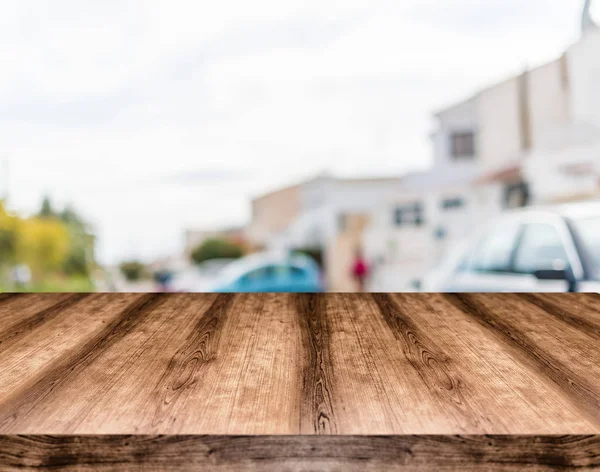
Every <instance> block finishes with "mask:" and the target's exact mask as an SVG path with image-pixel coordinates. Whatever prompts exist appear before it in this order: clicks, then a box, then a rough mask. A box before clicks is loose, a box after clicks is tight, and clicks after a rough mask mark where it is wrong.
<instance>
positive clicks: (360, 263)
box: [352, 247, 369, 293]
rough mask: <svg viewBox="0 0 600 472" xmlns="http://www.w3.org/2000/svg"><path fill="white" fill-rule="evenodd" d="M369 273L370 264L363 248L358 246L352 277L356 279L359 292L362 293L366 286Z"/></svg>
mask: <svg viewBox="0 0 600 472" xmlns="http://www.w3.org/2000/svg"><path fill="white" fill-rule="evenodd" d="M368 275H369V266H368V265H367V262H366V260H365V258H364V256H363V252H362V249H361V248H360V247H358V248H357V249H356V252H355V255H354V263H353V264H352V277H353V278H354V279H355V280H356V284H357V286H358V292H360V293H362V292H364V291H365V288H366V280H367V277H368Z"/></svg>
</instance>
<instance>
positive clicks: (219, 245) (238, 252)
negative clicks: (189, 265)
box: [191, 239, 244, 264]
mask: <svg viewBox="0 0 600 472" xmlns="http://www.w3.org/2000/svg"><path fill="white" fill-rule="evenodd" d="M243 255H244V248H243V247H242V246H240V245H239V244H237V243H234V242H232V241H228V240H227V239H207V240H206V241H204V242H203V243H202V244H200V246H198V247H197V248H195V249H194V250H193V251H192V254H191V259H192V262H194V263H195V264H201V263H202V262H204V261H208V260H210V259H237V258H239V257H242V256H243Z"/></svg>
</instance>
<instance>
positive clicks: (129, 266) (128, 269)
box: [119, 261, 148, 282]
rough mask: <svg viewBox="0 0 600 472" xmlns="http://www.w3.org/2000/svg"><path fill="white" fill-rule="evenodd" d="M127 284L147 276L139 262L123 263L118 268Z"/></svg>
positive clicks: (143, 266)
mask: <svg viewBox="0 0 600 472" xmlns="http://www.w3.org/2000/svg"><path fill="white" fill-rule="evenodd" d="M119 269H120V270H121V273H122V274H123V276H124V277H125V278H126V279H127V281H128V282H137V281H139V280H142V279H144V278H146V277H147V276H148V273H147V271H146V266H145V265H144V264H143V263H142V262H140V261H125V262H122V263H121V265H120V266H119Z"/></svg>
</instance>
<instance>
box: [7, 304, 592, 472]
mask: <svg viewBox="0 0 600 472" xmlns="http://www.w3.org/2000/svg"><path fill="white" fill-rule="evenodd" d="M0 435H5V436H3V437H2V439H0V470H4V469H3V466H4V467H5V468H7V467H11V468H13V467H14V468H17V467H20V466H22V467H24V468H25V470H27V468H31V469H35V468H36V467H40V466H42V465H46V466H52V467H54V466H57V467H60V468H67V469H68V468H71V469H73V470H141V467H142V466H141V465H140V464H142V463H143V460H142V459H143V458H146V459H147V460H148V462H146V465H147V468H144V470H164V469H165V468H166V465H167V463H168V464H170V466H171V465H172V470H182V468H183V467H184V466H185V464H186V463H187V462H186V461H191V462H190V463H192V464H197V465H198V466H202V465H207V464H208V465H211V466H212V467H213V468H215V470H244V469H245V468H246V469H247V470H254V469H252V468H253V467H256V466H257V464H260V466H261V467H260V468H261V470H315V469H318V470H321V469H330V470H354V469H356V470H358V469H361V470H362V469H366V470H385V469H386V468H389V469H390V470H396V468H397V467H400V466H401V465H403V464H404V465H407V464H409V465H410V466H411V467H410V470H430V469H428V468H427V467H429V464H434V465H435V464H437V465H436V466H435V467H433V468H435V469H440V468H441V469H443V468H444V467H447V468H448V470H455V469H456V468H458V466H457V464H459V463H461V461H462V463H463V465H464V467H463V470H468V468H469V467H473V468H474V469H473V470H475V467H476V465H477V464H476V463H479V465H480V466H481V465H483V466H484V469H485V467H487V469H489V470H524V469H525V470H548V468H549V467H556V468H560V467H563V466H565V464H566V465H568V466H569V467H582V468H583V467H587V468H588V470H594V468H595V467H600V466H599V465H598V457H600V453H599V452H598V449H599V446H598V441H599V440H598V438H599V436H598V435H600V296H598V295H593V294H590V295H583V294H582V295H579V294H548V295H530V294H514V295H513V294H500V295H498V294H485V295H484V294H469V295H461V294H451V295H441V294H374V295H358V294H172V295H165V294H146V295H144V294H92V295H69V294H64V295H63V294H60V295H41V294H36V295H12V294H0ZM14 435H24V436H22V437H18V436H14ZM63 435H70V436H63ZM90 435H91V436H90ZM100 435H108V436H100ZM122 435H140V436H132V437H131V438H130V439H127V440H125V439H123V438H124V436H122ZM160 435H169V436H160ZM185 435H193V436H185ZM198 435H200V436H198ZM207 435H208V436H207ZM431 435H433V436H431ZM456 435H460V436H456ZM489 435H494V436H493V438H491V439H490V438H488V436H489ZM361 438H362V439H361ZM125 443H127V445H125ZM117 446H118V447H117ZM236 448H241V450H242V451H246V452H240V453H239V454H238V453H237V452H235V451H236V450H237V449H236ZM112 450H114V451H113V452H114V455H112V456H110V454H109V455H107V456H106V457H109V458H108V459H106V461H108V462H106V461H105V462H102V460H101V457H103V454H108V452H107V451H112ZM86 451H87V452H86ZM281 451H284V452H281ZM285 451H287V452H285ZM435 451H437V453H438V454H437V456H436V452H435ZM179 454H181V455H182V457H181V458H180V457H179ZM184 456H187V457H188V459H184V458H183V457H184ZM466 457H471V459H472V460H471V462H468V461H467V460H466V459H465V458H466ZM503 458H504V459H503ZM69 461H71V462H69ZM194 461H195V462H194ZM311 461H312V462H311ZM344 461H345V462H344ZM473 461H474V462H473ZM136 464H137V465H136ZM178 464H179V465H178ZM282 464H285V467H283V466H282ZM307 464H308V465H307ZM311 464H312V465H311ZM125 465H127V467H125ZM342 465H343V467H342ZM305 466H306V467H305ZM303 467H304V468H303Z"/></svg>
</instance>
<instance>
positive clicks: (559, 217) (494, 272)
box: [422, 201, 600, 292]
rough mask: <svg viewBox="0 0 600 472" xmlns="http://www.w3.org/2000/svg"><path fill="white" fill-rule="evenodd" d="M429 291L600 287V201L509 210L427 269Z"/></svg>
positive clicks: (424, 285) (588, 289)
mask: <svg viewBox="0 0 600 472" xmlns="http://www.w3.org/2000/svg"><path fill="white" fill-rule="evenodd" d="M422 289H423V290H424V291H429V292H562V291H572V292H575V291H578V292H600V201H594V202H586V203H573V204H565V205H559V206H554V207H539V208H528V209H522V210H517V211H511V212H509V213H506V214H505V215H503V216H502V217H500V218H499V219H497V220H494V221H493V222H492V223H491V224H489V225H486V227H485V228H483V229H482V230H480V231H477V232H476V233H475V234H474V236H473V237H471V238H469V239H468V240H466V241H464V243H463V244H461V245H460V247H458V248H456V249H455V250H453V251H452V252H451V253H450V254H448V255H447V257H446V260H445V261H443V262H442V264H440V266H439V267H438V269H436V270H435V271H433V272H432V273H430V274H428V275H427V276H426V277H425V279H424V280H423V283H422Z"/></svg>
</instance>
